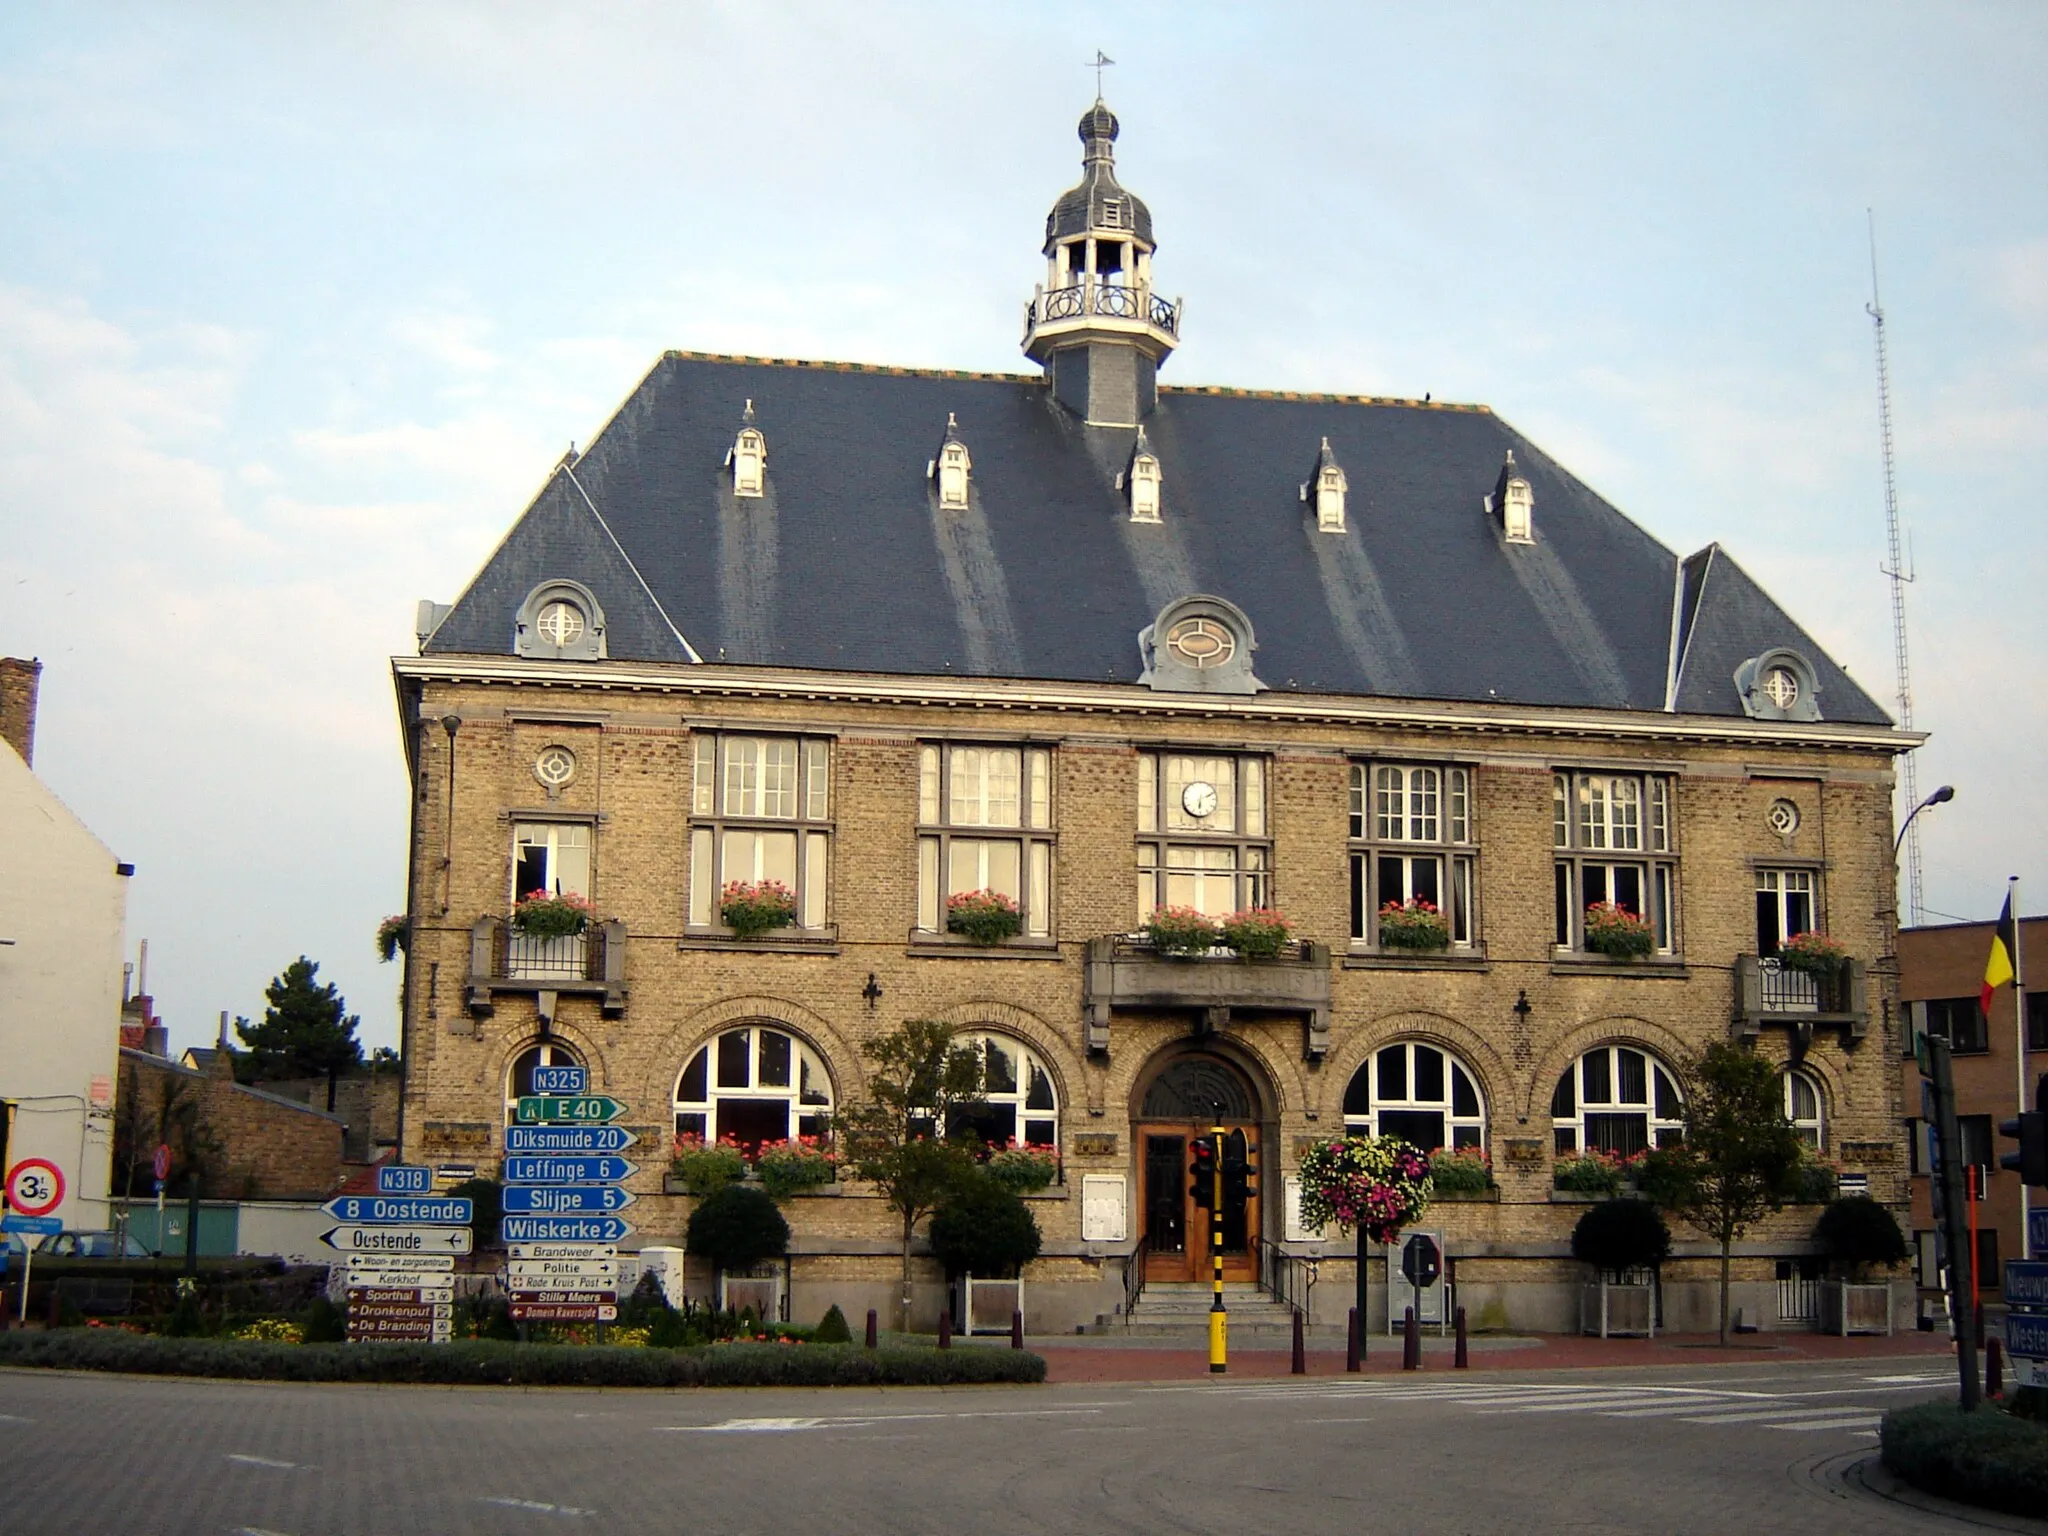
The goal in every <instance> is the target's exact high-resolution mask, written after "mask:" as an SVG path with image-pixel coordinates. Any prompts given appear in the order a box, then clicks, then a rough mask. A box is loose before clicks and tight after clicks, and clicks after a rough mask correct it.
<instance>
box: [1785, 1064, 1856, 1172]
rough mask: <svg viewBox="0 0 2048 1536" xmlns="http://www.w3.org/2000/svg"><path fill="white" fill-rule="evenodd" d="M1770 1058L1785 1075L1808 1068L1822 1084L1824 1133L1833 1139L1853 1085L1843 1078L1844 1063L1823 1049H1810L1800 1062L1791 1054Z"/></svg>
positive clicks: (1821, 1103)
mask: <svg viewBox="0 0 2048 1536" xmlns="http://www.w3.org/2000/svg"><path fill="white" fill-rule="evenodd" d="M1769 1060H1770V1062H1771V1064H1772V1065H1773V1066H1775V1067H1776V1068H1777V1069H1778V1073H1779V1075H1780V1076H1781V1077H1782V1076H1783V1075H1784V1074H1785V1073H1787V1072H1791V1071H1794V1070H1797V1071H1800V1072H1804V1073H1805V1074H1806V1075H1807V1076H1808V1077H1809V1078H1811V1079H1812V1080H1813V1082H1814V1083H1815V1084H1816V1085H1817V1086H1818V1087H1819V1088H1820V1116H1821V1127H1822V1134H1823V1135H1824V1136H1825V1137H1826V1138H1827V1139H1828V1141H1829V1142H1830V1143H1832V1142H1833V1141H1834V1139H1835V1130H1836V1127H1835V1116H1836V1114H1837V1113H1838V1112H1839V1111H1840V1108H1841V1106H1842V1104H1843V1103H1844V1102H1846V1100H1847V1099H1848V1097H1849V1085H1848V1084H1847V1083H1846V1082H1845V1081H1843V1077H1842V1067H1841V1064H1838V1063H1837V1062H1836V1061H1835V1060H1833V1059H1832V1058H1830V1057H1828V1056H1826V1055H1823V1054H1822V1053H1821V1052H1819V1051H1808V1052H1807V1053H1806V1057H1805V1059H1804V1060H1802V1061H1797V1062H1795V1061H1793V1060H1792V1059H1791V1057H1790V1056H1784V1057H1777V1056H1773V1057H1771V1058H1769ZM1831 1155H1832V1154H1831Z"/></svg>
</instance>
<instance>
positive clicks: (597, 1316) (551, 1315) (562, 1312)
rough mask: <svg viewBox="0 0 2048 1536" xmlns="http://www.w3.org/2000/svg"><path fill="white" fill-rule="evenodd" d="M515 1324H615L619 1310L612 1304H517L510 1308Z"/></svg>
mask: <svg viewBox="0 0 2048 1536" xmlns="http://www.w3.org/2000/svg"><path fill="white" fill-rule="evenodd" d="M510 1311H511V1314H512V1321H513V1322H515V1323H615V1322H617V1321H618V1320H619V1309H618V1307H617V1306H615V1305H612V1304H610V1303H605V1302H600V1303H599V1304H598V1305H596V1306H594V1307H593V1306H571V1305H568V1304H566V1303H560V1302H551V1301H549V1302H515V1303H514V1304H513V1305H512V1307H511V1308H510Z"/></svg>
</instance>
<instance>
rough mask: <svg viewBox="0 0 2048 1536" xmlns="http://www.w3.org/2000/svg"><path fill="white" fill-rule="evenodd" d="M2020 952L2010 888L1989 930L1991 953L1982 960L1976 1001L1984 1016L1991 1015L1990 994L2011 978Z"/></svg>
mask: <svg viewBox="0 0 2048 1536" xmlns="http://www.w3.org/2000/svg"><path fill="white" fill-rule="evenodd" d="M2019 953H2020V935H2019V929H2018V927H2017V926H2016V925H2015V924H2014V922H2013V918H2012V890H2011V888H2010V887H2008V888H2007V890H2006V893H2005V910H2004V911H2003V912H2000V913H1999V914H1998V926H1997V927H1996V928H1994V929H1992V931H1991V954H1990V957H1989V958H1988V959H1986V960H1985V962H1984V985H1983V988H1982V989H1981V990H1980V991H1979V992H1978V993H1977V1002H1978V1005H1979V1006H1980V1007H1982V1008H1983V1010H1984V1016H1985V1017H1986V1018H1987V1019H1988V1018H1989V1017H1991V994H1992V993H1994V992H1996V991H1997V990H1998V989H1999V988H2000V987H2002V986H2004V985H2005V984H2006V983H2007V982H2009V981H2011V980H2012V979H2013V976H2014V974H2015V972H2014V970H2013V965H2014V962H2015V961H2017V960H2018V958H2019Z"/></svg>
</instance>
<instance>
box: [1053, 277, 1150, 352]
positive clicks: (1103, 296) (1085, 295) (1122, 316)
mask: <svg viewBox="0 0 2048 1536" xmlns="http://www.w3.org/2000/svg"><path fill="white" fill-rule="evenodd" d="M1091 316H1092V317H1097V318H1100V319H1104V320H1130V321H1135V322H1137V323H1138V324H1141V325H1149V326H1151V327H1152V329H1154V330H1156V331H1162V332H1164V333H1165V334H1166V335H1168V336H1170V337H1173V338H1175V339H1176V340H1177V339H1179V336H1180V305H1178V304H1176V303H1171V302H1169V301H1168V300H1166V299H1162V298H1160V297H1159V296H1158V295H1157V294H1155V293H1153V292H1152V289H1151V287H1150V286H1149V285H1145V284H1124V283H1105V282H1100V281H1090V282H1084V283H1073V284H1070V285H1069V286H1068V287H1065V288H1054V289H1052V290H1050V291H1049V292H1043V293H1040V294H1038V295H1037V296H1036V297H1035V298H1034V299H1032V301H1031V302H1030V303H1028V304H1026V305H1025V306H1024V337H1025V340H1026V341H1029V340H1030V338H1031V334H1032V332H1034V331H1036V330H1037V329H1038V328H1039V327H1040V326H1042V325H1057V324H1060V323H1061V322H1063V321H1068V320H1080V319H1085V318H1088V317H1091Z"/></svg>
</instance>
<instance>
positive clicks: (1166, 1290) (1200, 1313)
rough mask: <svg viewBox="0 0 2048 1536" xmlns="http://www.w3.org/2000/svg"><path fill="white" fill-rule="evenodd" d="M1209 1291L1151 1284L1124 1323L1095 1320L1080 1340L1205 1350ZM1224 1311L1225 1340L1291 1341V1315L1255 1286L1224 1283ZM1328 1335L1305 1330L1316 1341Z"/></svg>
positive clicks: (1108, 1317) (1183, 1283)
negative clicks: (1168, 1342) (1175, 1342)
mask: <svg viewBox="0 0 2048 1536" xmlns="http://www.w3.org/2000/svg"><path fill="white" fill-rule="evenodd" d="M1210 1297H1211V1288H1210V1287H1209V1286H1207V1285H1202V1284H1199V1283H1194V1282H1189V1281H1183V1280H1164V1281H1154V1282H1152V1283H1151V1284H1149V1285H1147V1286H1146V1287H1145V1289H1144V1290H1143V1291H1142V1292H1140V1293H1139V1296H1138V1304H1137V1306H1136V1307H1134V1308H1133V1309H1132V1310H1131V1316H1130V1319H1129V1322H1128V1323H1126V1321H1125V1319H1124V1318H1122V1317H1120V1316H1115V1315H1104V1316H1100V1317H1097V1318H1096V1319H1095V1321H1094V1322H1092V1323H1088V1324H1084V1325H1083V1326H1082V1328H1081V1330H1080V1331H1081V1332H1082V1333H1084V1334H1120V1335H1123V1336H1125V1337H1129V1338H1154V1339H1182V1338H1184V1339H1186V1340H1187V1341H1188V1342H1189V1344H1190V1345H1191V1346H1192V1345H1198V1344H1205V1343H1206V1342H1207V1340H1208V1337H1209V1303H1210ZM1223 1305H1224V1308H1225V1310H1226V1311H1227V1312H1228V1313H1229V1314H1230V1337H1231V1339H1232V1340H1233V1341H1235V1342H1241V1343H1242V1342H1257V1343H1261V1344H1285V1343H1287V1342H1289V1341H1290V1340H1292V1338H1293V1337H1294V1313H1293V1311H1292V1309H1290V1308H1288V1307H1286V1306H1284V1305H1282V1304H1281V1303H1280V1302H1277V1301H1275V1300H1274V1299H1273V1298H1272V1297H1271V1296H1268V1295H1267V1294H1266V1293H1265V1292H1264V1291H1262V1290H1260V1289H1259V1288H1258V1287H1257V1286H1256V1285H1251V1284H1248V1283H1246V1282H1242V1281H1235V1282H1226V1283H1225V1285H1224V1287H1223ZM1329 1331H1330V1330H1328V1329H1320V1328H1310V1329H1309V1330H1308V1336H1310V1337H1317V1336H1320V1335H1322V1334H1325V1333H1328V1332H1329Z"/></svg>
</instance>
